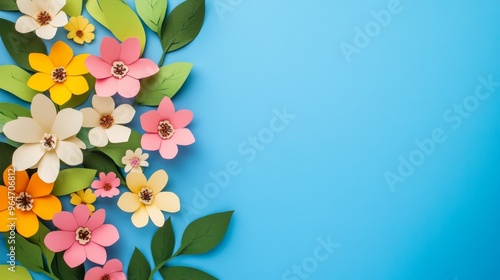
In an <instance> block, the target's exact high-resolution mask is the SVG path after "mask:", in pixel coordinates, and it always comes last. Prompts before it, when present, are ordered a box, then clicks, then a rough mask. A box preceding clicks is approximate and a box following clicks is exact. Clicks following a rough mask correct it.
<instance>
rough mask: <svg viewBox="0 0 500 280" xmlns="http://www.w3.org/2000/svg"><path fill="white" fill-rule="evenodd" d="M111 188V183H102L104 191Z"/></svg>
mask: <svg viewBox="0 0 500 280" xmlns="http://www.w3.org/2000/svg"><path fill="white" fill-rule="evenodd" d="M112 188H113V186H111V184H110V183H106V184H104V187H103V189H104V190H105V191H109V190H111V189H112Z"/></svg>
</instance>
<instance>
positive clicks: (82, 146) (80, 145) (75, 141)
mask: <svg viewBox="0 0 500 280" xmlns="http://www.w3.org/2000/svg"><path fill="white" fill-rule="evenodd" d="M64 141H66V142H70V143H73V144H75V145H77V146H78V148H80V149H82V150H85V149H86V146H85V143H83V141H82V140H80V139H78V137H76V136H73V137H70V138H66V139H65V140H64Z"/></svg>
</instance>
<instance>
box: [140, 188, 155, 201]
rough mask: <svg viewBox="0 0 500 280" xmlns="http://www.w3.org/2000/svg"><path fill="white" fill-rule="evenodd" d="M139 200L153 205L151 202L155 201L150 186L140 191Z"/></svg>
mask: <svg viewBox="0 0 500 280" xmlns="http://www.w3.org/2000/svg"><path fill="white" fill-rule="evenodd" d="M139 200H140V201H141V202H142V203H144V204H146V205H151V203H153V190H152V189H150V188H142V189H141V191H140V192H139Z"/></svg>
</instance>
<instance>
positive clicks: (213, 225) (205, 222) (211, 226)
mask: <svg viewBox="0 0 500 280" xmlns="http://www.w3.org/2000/svg"><path fill="white" fill-rule="evenodd" d="M233 212H234V211H228V212H223V213H217V214H212V215H208V216H206V217H203V218H200V219H198V220H195V221H194V222H192V223H191V224H189V225H188V226H187V228H186V230H185V231H184V234H183V235H182V241H181V247H180V248H179V250H178V252H179V253H177V255H193V254H204V253H207V252H208V251H210V250H212V249H213V248H215V247H216V246H217V245H218V244H219V243H220V242H221V241H222V238H224V235H225V234H226V231H227V228H228V226H229V222H230V221H231V217H232V215H233Z"/></svg>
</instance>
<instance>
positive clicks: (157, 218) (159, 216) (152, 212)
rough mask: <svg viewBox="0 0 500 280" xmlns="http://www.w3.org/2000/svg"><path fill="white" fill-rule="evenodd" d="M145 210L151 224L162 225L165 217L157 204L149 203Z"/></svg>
mask: <svg viewBox="0 0 500 280" xmlns="http://www.w3.org/2000/svg"><path fill="white" fill-rule="evenodd" d="M146 210H147V211H148V214H149V217H150V218H151V221H153V224H155V226H157V227H161V226H163V224H164V223H165V217H164V216H163V213H162V212H161V211H160V209H159V208H158V206H156V205H149V206H146Z"/></svg>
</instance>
